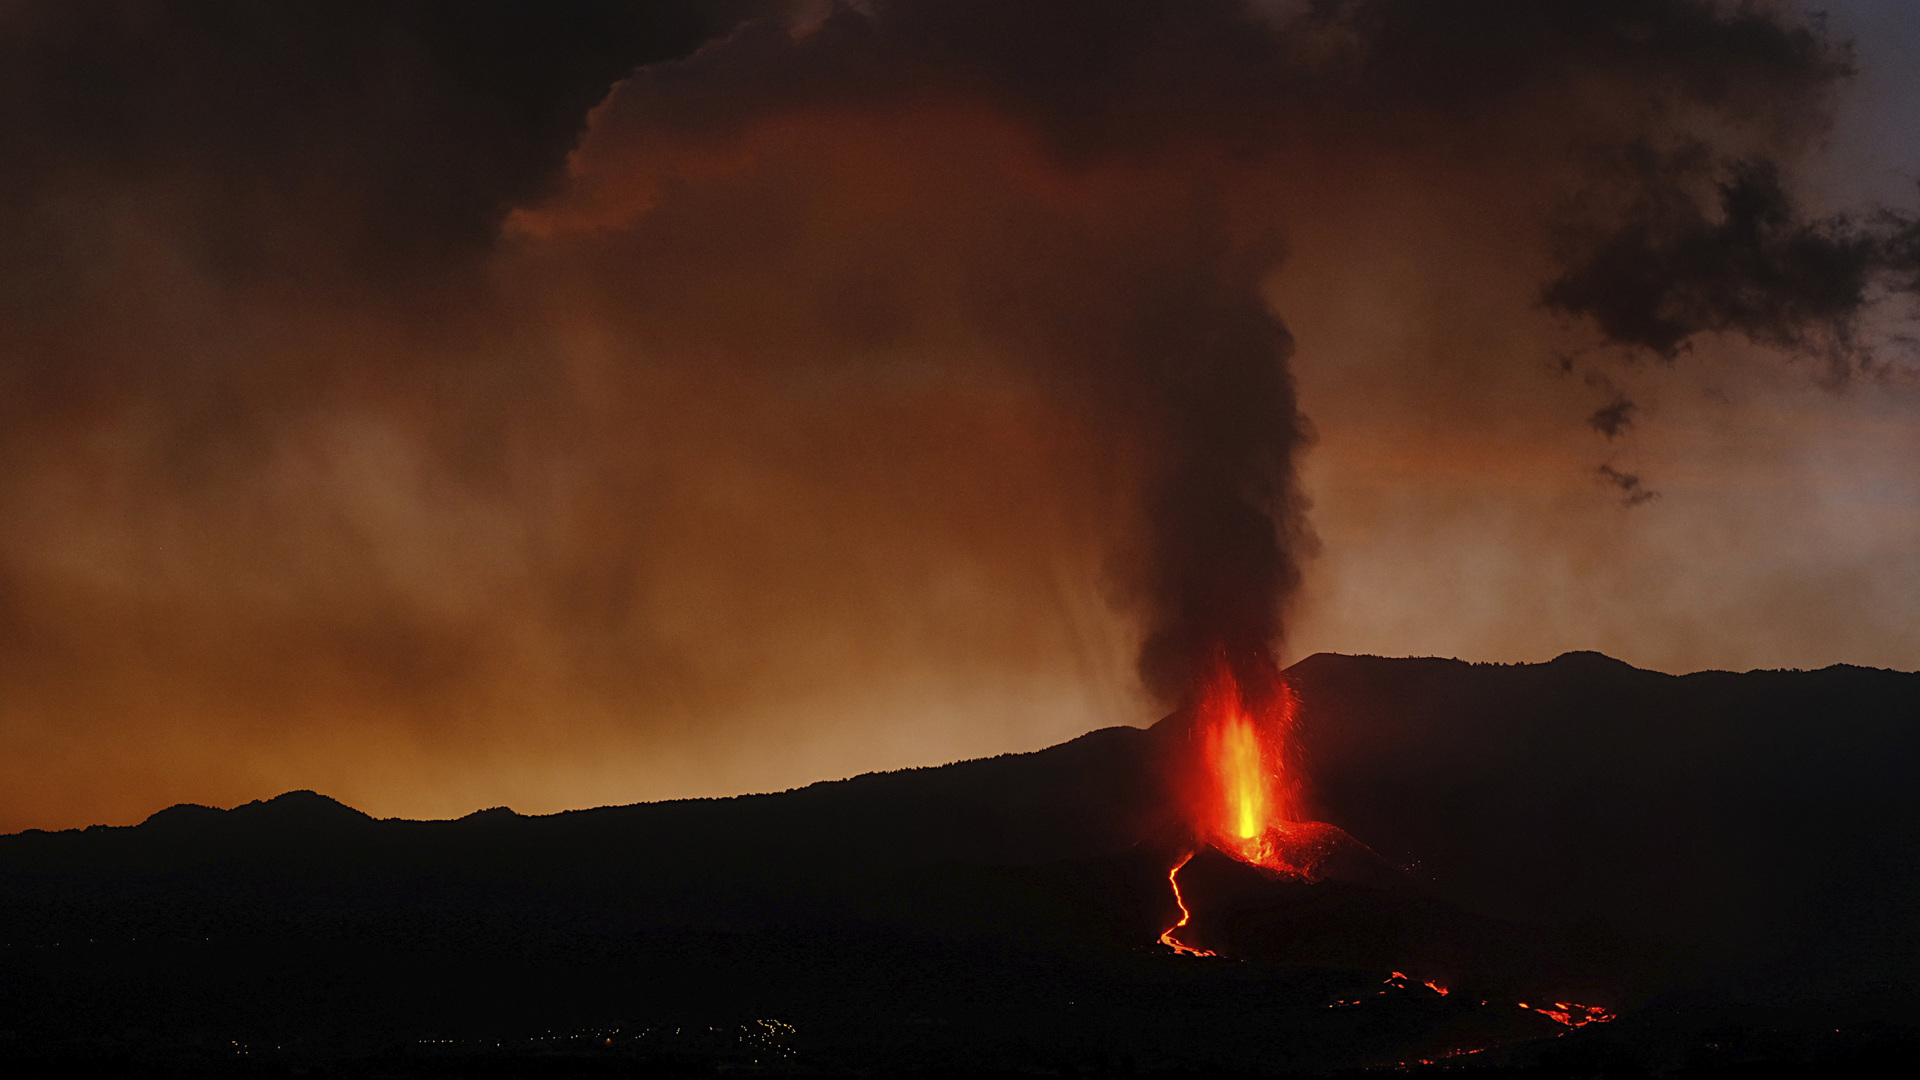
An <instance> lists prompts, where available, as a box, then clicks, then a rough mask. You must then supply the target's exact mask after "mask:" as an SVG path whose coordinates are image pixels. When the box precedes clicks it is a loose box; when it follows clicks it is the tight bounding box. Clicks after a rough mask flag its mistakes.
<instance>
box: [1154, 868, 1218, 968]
mask: <svg viewBox="0 0 1920 1080" xmlns="http://www.w3.org/2000/svg"><path fill="white" fill-rule="evenodd" d="M1191 858H1193V853H1192V852H1188V853H1187V854H1186V856H1185V858H1182V859H1181V860H1180V861H1179V862H1177V863H1174V864H1173V869H1171V870H1169V871H1167V884H1169V885H1172V886H1173V902H1174V903H1176V904H1179V905H1180V921H1179V922H1177V923H1174V924H1173V925H1172V926H1169V927H1167V928H1166V929H1165V930H1163V931H1161V932H1160V944H1162V945H1165V946H1167V947H1169V948H1171V949H1172V950H1173V951H1174V952H1177V953H1180V954H1182V955H1185V956H1215V955H1218V954H1216V953H1212V952H1209V951H1207V950H1206V949H1196V948H1194V947H1192V946H1191V945H1182V944H1180V943H1179V942H1177V941H1175V940H1173V932H1174V931H1175V930H1178V929H1180V928H1181V927H1183V926H1185V925H1187V920H1189V919H1191V918H1193V912H1191V911H1188V910H1187V902H1186V901H1185V900H1183V899H1181V897H1180V878H1179V874H1180V868H1181V867H1183V866H1185V865H1187V860H1188V859H1191Z"/></svg>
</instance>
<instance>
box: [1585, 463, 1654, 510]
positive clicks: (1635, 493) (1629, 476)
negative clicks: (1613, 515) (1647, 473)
mask: <svg viewBox="0 0 1920 1080" xmlns="http://www.w3.org/2000/svg"><path fill="white" fill-rule="evenodd" d="M1595 471H1596V472H1598V473H1599V474H1600V478H1601V479H1603V480H1605V481H1606V482H1607V483H1608V484H1609V485H1610V486H1612V487H1614V488H1617V489H1619V491H1620V502H1621V504H1622V505H1624V506H1641V505H1643V504H1646V503H1650V502H1652V501H1653V500H1655V499H1657V498H1659V497H1660V493H1659V492H1657V491H1654V490H1653V489H1651V488H1649V487H1647V486H1646V485H1644V484H1642V483H1641V482H1640V476H1639V474H1638V473H1630V472H1622V471H1620V470H1619V469H1616V468H1614V467H1613V466H1611V465H1607V464H1604V463H1603V464H1601V465H1600V466H1599V468H1597V469H1596V470H1595Z"/></svg>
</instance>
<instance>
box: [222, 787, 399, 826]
mask: <svg viewBox="0 0 1920 1080" xmlns="http://www.w3.org/2000/svg"><path fill="white" fill-rule="evenodd" d="M231 813H234V814H245V815H247V816H249V817H253V816H264V817H269V818H272V819H274V820H279V821H313V822H338V821H372V820H373V818H372V817H371V816H370V815H368V814H365V813H362V812H361V811H359V810H355V809H354V808H353V807H351V806H348V805H347V804H346V803H343V802H341V801H340V800H338V799H333V798H329V797H327V796H325V795H322V794H320V793H319V792H317V791H307V790H305V789H302V790H299V791H289V792H286V793H285V794H282V795H275V796H274V797H273V798H271V799H264V800H262V799H255V800H254V801H253V802H250V803H247V804H246V805H245V806H236V807H234V808H233V810H232V811H231Z"/></svg>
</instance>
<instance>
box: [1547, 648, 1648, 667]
mask: <svg viewBox="0 0 1920 1080" xmlns="http://www.w3.org/2000/svg"><path fill="white" fill-rule="evenodd" d="M1547 663H1549V664H1558V665H1561V666H1564V667H1588V668H1613V669H1616V670H1623V671H1639V670H1641V669H1640V668H1637V667H1634V666H1633V665H1632V664H1629V663H1627V662H1626V661H1625V660H1616V659H1614V658H1613V657H1611V656H1608V655H1607V654H1606V653H1603V652H1594V651H1593V650H1592V649H1575V650H1573V651H1571V652H1563V653H1561V654H1560V655H1559V656H1556V657H1554V658H1553V659H1551V660H1549V661H1547Z"/></svg>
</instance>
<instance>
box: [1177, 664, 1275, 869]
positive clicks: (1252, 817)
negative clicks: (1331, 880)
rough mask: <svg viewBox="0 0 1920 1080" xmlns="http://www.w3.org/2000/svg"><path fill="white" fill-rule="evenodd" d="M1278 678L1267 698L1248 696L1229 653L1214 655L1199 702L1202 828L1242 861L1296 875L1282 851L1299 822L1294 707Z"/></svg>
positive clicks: (1210, 838) (1195, 711) (1202, 831)
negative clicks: (1290, 743) (1293, 769)
mask: <svg viewBox="0 0 1920 1080" xmlns="http://www.w3.org/2000/svg"><path fill="white" fill-rule="evenodd" d="M1273 683H1274V686H1275V687H1276V690H1275V692H1274V693H1272V694H1271V695H1269V697H1270V700H1268V701H1260V702H1257V701H1253V700H1249V697H1248V695H1247V694H1246V693H1245V692H1244V690H1243V688H1242V687H1241V685H1240V683H1239V681H1238V680H1237V679H1236V678H1235V677H1234V673H1233V669H1232V668H1231V667H1230V666H1229V665H1228V664H1227V662H1226V659H1225V656H1224V655H1217V656H1216V658H1215V661H1214V663H1213V666H1212V670H1211V671H1210V672H1209V675H1208V678H1207V679H1206V682H1205V684H1204V685H1203V686H1202V687H1201V691H1200V695H1199V698H1198V700H1197V701H1196V702H1195V703H1194V722H1195V727H1196V729H1197V731H1198V733H1199V735H1200V738H1201V739H1203V740H1204V742H1203V747H1204V758H1205V762H1206V767H1207V769H1206V771H1207V772H1208V773H1209V774H1210V776H1209V777H1208V778H1207V783H1206V785H1205V786H1206V787H1208V788H1210V791H1209V792H1208V797H1207V798H1206V800H1205V804H1206V806H1207V809H1206V811H1205V812H1204V813H1203V814H1202V817H1203V818H1204V819H1205V820H1204V821H1202V822H1200V825H1201V828H1200V830H1199V831H1200V832H1201V834H1202V835H1203V836H1205V837H1206V838H1207V839H1208V840H1210V841H1212V843H1213V844H1214V846H1216V847H1218V848H1220V850H1222V851H1224V852H1226V853H1227V854H1229V855H1232V856H1233V857H1234V858H1237V859H1239V860H1241V861H1242V862H1248V863H1252V864H1254V865H1256V866H1264V867H1267V868H1268V869H1271V870H1278V871H1281V872H1283V873H1289V874H1296V875H1298V874H1300V869H1299V868H1298V867H1296V866H1294V865H1292V863H1291V862H1290V861H1289V860H1288V859H1286V858H1285V857H1283V855H1282V853H1281V850H1280V848H1281V847H1282V846H1283V845H1282V843H1281V841H1283V840H1284V839H1285V836H1284V834H1285V833H1287V832H1288V826H1290V825H1291V824H1292V823H1293V822H1294V821H1296V820H1297V815H1296V814H1295V813H1294V810H1295V807H1294V805H1293V803H1294V795H1295V785H1294V784H1292V783H1291V778H1290V777H1289V776H1288V770H1287V756H1288V755H1287V740H1288V738H1289V737H1290V736H1291V735H1292V732H1293V722H1294V712H1295V709H1296V705H1295V701H1294V696H1293V691H1292V689H1291V688H1290V687H1288V686H1287V685H1286V683H1285V682H1283V681H1282V680H1281V679H1280V678H1279V677H1278V673H1277V672H1276V673H1275V678H1274V680H1273Z"/></svg>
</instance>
